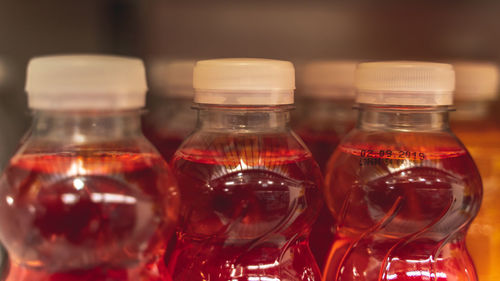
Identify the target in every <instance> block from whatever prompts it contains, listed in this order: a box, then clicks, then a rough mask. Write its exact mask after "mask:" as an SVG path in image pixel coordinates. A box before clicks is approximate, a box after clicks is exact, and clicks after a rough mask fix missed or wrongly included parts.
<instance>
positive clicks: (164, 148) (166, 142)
mask: <svg viewBox="0 0 500 281" xmlns="http://www.w3.org/2000/svg"><path fill="white" fill-rule="evenodd" d="M144 135H145V136H146V137H147V138H148V140H149V141H150V142H151V143H152V144H153V145H154V146H155V147H156V149H158V151H159V152H160V154H161V155H162V156H163V158H164V159H165V160H167V161H170V160H171V159H172V157H173V156H174V154H175V151H177V149H178V148H179V146H181V144H182V141H183V140H184V138H185V137H186V136H187V135H188V133H177V134H175V133H170V134H165V133H161V132H157V131H155V129H154V128H148V129H146V128H145V129H144Z"/></svg>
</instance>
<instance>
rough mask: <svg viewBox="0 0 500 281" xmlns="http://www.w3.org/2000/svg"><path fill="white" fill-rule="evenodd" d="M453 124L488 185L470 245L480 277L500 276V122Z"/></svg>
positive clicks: (470, 233)
mask: <svg viewBox="0 0 500 281" xmlns="http://www.w3.org/2000/svg"><path fill="white" fill-rule="evenodd" d="M452 125H453V130H454V131H455V132H456V133H457V135H458V136H459V137H460V139H461V140H462V141H463V142H464V144H465V145H466V146H467V149H468V150H469V151H470V153H471V155H472V157H473V158H474V160H475V162H476V163H477V166H478V168H479V172H480V173H481V177H482V180H483V185H484V196H483V202H482V205H481V209H480V211H479V214H478V216H477V218H476V219H475V220H474V222H473V223H472V225H471V227H470V229H469V231H468V232H467V247H468V248H469V250H470V253H471V255H472V257H473V258H474V264H475V265H476V268H477V272H478V276H479V280H480V281H493V280H500V267H499V264H500V208H499V207H498V205H497V204H498V200H499V199H500V126H499V125H498V123H496V122H495V121H494V120H488V119H487V118H485V119H484V120H476V121H468V122H467V121H462V122H460V121H458V120H457V122H456V123H452Z"/></svg>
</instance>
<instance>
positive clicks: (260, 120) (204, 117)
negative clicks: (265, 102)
mask: <svg viewBox="0 0 500 281" xmlns="http://www.w3.org/2000/svg"><path fill="white" fill-rule="evenodd" d="M195 107H196V108H197V109H198V122H197V128H198V129H201V130H214V131H224V130H231V131H239V132H254V131H277V130H287V129H289V122H290V110H291V109H292V108H293V106H290V105H283V106H247V107H243V106H241V107H236V106H218V105H201V104H198V105H196V106H195Z"/></svg>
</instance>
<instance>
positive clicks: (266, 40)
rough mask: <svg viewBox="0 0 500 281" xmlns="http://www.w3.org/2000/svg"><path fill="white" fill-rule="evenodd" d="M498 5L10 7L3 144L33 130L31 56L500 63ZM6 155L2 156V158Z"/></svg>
mask: <svg viewBox="0 0 500 281" xmlns="http://www.w3.org/2000/svg"><path fill="white" fill-rule="evenodd" d="M499 15H500V1H495V0H491V1H487V0H483V1H458V0H448V1H422V0H418V1H417V0H414V1H386V0H379V1H368V0H366V1H360V0H358V1H319V0H316V1H314V0H313V1H301V0H275V1H263V0H253V1H229V0H228V1H201V0H198V1H153V0H151V1H132V0H86V1H67V0H46V1H18V0H17V1H15V0H3V1H2V3H1V4H0V60H1V62H2V64H1V67H0V82H1V83H0V93H1V95H0V110H1V112H0V118H1V119H2V120H1V123H2V125H1V126H0V132H1V134H2V137H1V139H3V140H4V141H5V143H2V144H1V145H2V146H3V147H4V148H6V149H5V151H7V152H6V153H7V154H9V153H10V151H12V150H13V149H14V148H15V146H16V143H17V142H18V140H19V138H20V136H21V134H22V133H23V132H24V131H26V129H27V126H28V125H27V124H28V121H29V111H28V109H27V106H26V97H25V94H24V90H23V88H24V79H25V68H26V64H27V62H28V60H29V59H30V58H31V57H33V56H39V55H46V54H55V53H75V52H78V53H82V52H83V53H108V54H121V55H132V56H139V57H142V58H144V59H145V60H146V62H147V61H150V60H151V59H153V58H156V57H169V58H212V57H266V58H278V59H288V60H292V61H305V60H309V59H315V58H348V59H367V60H380V59H416V60H449V59H474V60H489V61H494V62H497V61H498V60H499V59H500V18H499ZM6 157H7V156H5V155H0V158H1V159H5V158H6Z"/></svg>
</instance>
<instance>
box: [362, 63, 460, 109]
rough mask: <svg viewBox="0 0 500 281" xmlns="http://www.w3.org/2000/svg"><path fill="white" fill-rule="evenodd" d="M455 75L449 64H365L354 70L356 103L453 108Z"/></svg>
mask: <svg viewBox="0 0 500 281" xmlns="http://www.w3.org/2000/svg"><path fill="white" fill-rule="evenodd" d="M454 86H455V74H454V71H453V67H452V66H451V65H450V64H443V63H432V62H413V61H390V62H368V63H361V64H359V65H358V68H357V70H356V89H357V91H358V94H357V97H356V102H357V103H368V104H380V105H417V106H418V105H421V106H436V105H452V104H453V89H454Z"/></svg>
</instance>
